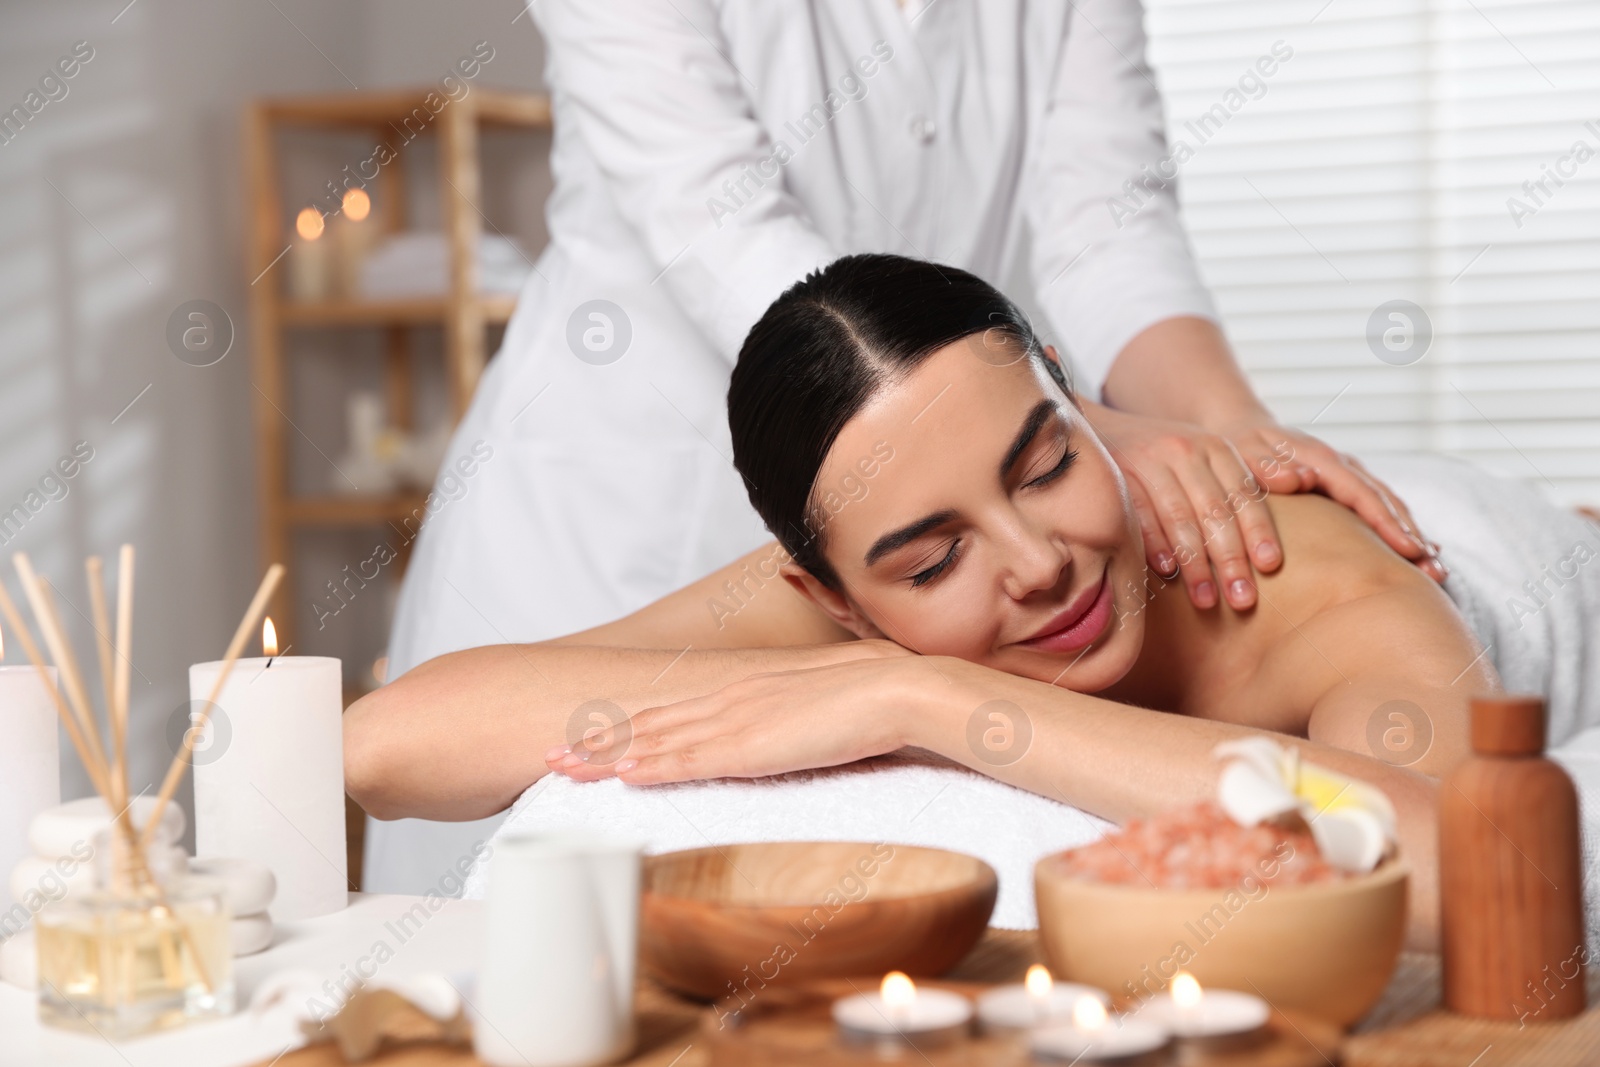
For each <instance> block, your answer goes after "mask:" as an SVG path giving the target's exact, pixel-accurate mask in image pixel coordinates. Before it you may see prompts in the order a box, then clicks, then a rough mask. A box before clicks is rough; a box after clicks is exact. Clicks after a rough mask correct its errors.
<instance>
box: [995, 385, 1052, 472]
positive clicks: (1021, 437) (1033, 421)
mask: <svg viewBox="0 0 1600 1067" xmlns="http://www.w3.org/2000/svg"><path fill="white" fill-rule="evenodd" d="M1055 410H1056V406H1055V404H1054V403H1053V402H1052V401H1049V400H1041V401H1039V402H1038V403H1037V404H1035V405H1033V410H1032V411H1030V412H1028V417H1027V418H1026V419H1023V420H1022V429H1020V430H1018V431H1017V436H1016V439H1015V440H1013V441H1012V442H1011V447H1010V448H1008V449H1006V458H1005V459H1003V460H1001V461H1000V477H1001V478H1005V476H1006V475H1008V474H1010V473H1011V468H1012V467H1015V466H1016V465H1017V460H1018V458H1020V457H1021V455H1022V452H1023V450H1024V449H1026V448H1027V447H1028V445H1029V444H1031V443H1032V442H1033V439H1034V438H1035V437H1036V436H1038V434H1039V430H1040V428H1041V427H1043V426H1044V424H1045V423H1046V422H1049V421H1050V416H1051V415H1053V414H1055Z"/></svg>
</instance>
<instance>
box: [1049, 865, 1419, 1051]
mask: <svg viewBox="0 0 1600 1067" xmlns="http://www.w3.org/2000/svg"><path fill="white" fill-rule="evenodd" d="M1064 855H1065V854H1064V853H1056V854H1054V855H1051V856H1046V857H1045V858H1044V859H1042V860H1040V861H1039V862H1038V864H1037V865H1035V867H1034V894H1035V897H1036V899H1037V903H1038V908H1039V940H1040V943H1041V945H1042V947H1043V949H1044V952H1045V957H1046V959H1047V960H1048V961H1049V963H1050V967H1051V969H1052V970H1053V971H1054V972H1055V973H1056V975H1057V976H1059V977H1061V978H1063V979H1066V980H1069V981H1074V982H1084V983H1087V984H1089V985H1096V986H1099V987H1100V988H1102V989H1105V990H1108V991H1109V992H1110V993H1111V995H1112V996H1114V997H1117V998H1119V999H1121V1000H1142V999H1145V998H1147V997H1149V996H1151V995H1152V994H1155V993H1158V992H1162V991H1164V990H1165V988H1166V985H1167V982H1168V980H1170V979H1171V978H1172V976H1173V975H1174V974H1176V973H1177V971H1178V970H1180V969H1182V970H1185V971H1188V972H1189V973H1190V974H1192V975H1194V976H1195V977H1196V978H1198V979H1199V980H1200V984H1201V986H1212V987H1215V988H1217V989H1237V990H1240V991H1242V992H1245V993H1255V994H1257V995H1259V996H1262V997H1265V998H1266V999H1267V1001H1268V1002H1270V1003H1271V1004H1272V1006H1273V1007H1274V1008H1278V1009H1280V1010H1283V1011H1296V1010H1298V1011H1302V1012H1304V1013H1306V1014H1309V1015H1314V1016H1316V1017H1318V1018H1321V1019H1326V1020H1327V1021H1328V1022H1331V1023H1335V1024H1337V1025H1339V1026H1348V1025H1350V1024H1351V1023H1353V1022H1355V1021H1356V1020H1357V1019H1359V1018H1361V1016H1362V1015H1364V1014H1366V1012H1367V1009H1368V1008H1370V1007H1372V1005H1373V1004H1374V1003H1376V1002H1377V1000H1378V997H1379V996H1380V995H1381V994H1382V993H1383V989H1384V987H1385V986H1386V985H1387V984H1388V982H1389V978H1390V976H1391V975H1392V974H1393V973H1394V968H1395V964H1396V963H1397V962H1398V960H1399V957H1400V949H1401V946H1402V944H1403V943H1404V941H1405V932H1406V887H1407V874H1408V869H1407V867H1406V865H1405V864H1404V863H1402V862H1399V861H1396V860H1391V861H1389V862H1386V863H1384V864H1382V865H1380V866H1379V867H1378V869H1377V870H1375V871H1373V872H1371V873H1370V874H1364V875H1358V876H1356V877H1353V878H1346V879H1344V880H1342V881H1338V882H1328V883H1322V884H1317V885H1306V886H1258V887H1257V888H1256V891H1255V893H1254V895H1253V897H1254V898H1253V899H1252V897H1251V896H1247V895H1246V894H1245V893H1244V892H1243V891H1241V890H1236V889H1235V890H1229V889H1156V888H1152V887H1137V886H1127V885H1107V884H1104V883H1099V882H1087V881H1082V880H1080V879H1076V878H1071V877H1068V876H1067V874H1066V873H1065V872H1064V871H1063V869H1062V868H1063V865H1064V863H1063V860H1062V856H1064Z"/></svg>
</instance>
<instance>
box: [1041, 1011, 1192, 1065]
mask: <svg viewBox="0 0 1600 1067" xmlns="http://www.w3.org/2000/svg"><path fill="white" fill-rule="evenodd" d="M1170 1040H1171V1038H1170V1037H1169V1036H1168V1034H1167V1031H1166V1028H1165V1027H1163V1026H1161V1025H1160V1024H1159V1023H1154V1022H1149V1021H1147V1020H1144V1019H1135V1018H1132V1017H1130V1016H1127V1015H1108V1014H1106V1006H1105V1005H1104V1004H1102V1003H1101V1002H1100V1001H1099V1000H1097V999H1095V998H1094V997H1079V998H1078V1002H1077V1003H1076V1004H1074V1005H1073V1006H1072V1022H1071V1023H1070V1024H1059V1023H1058V1024H1054V1025H1050V1026H1044V1027H1040V1028H1039V1029H1037V1030H1035V1031H1033V1033H1032V1034H1031V1035H1029V1038H1028V1049H1029V1051H1031V1052H1032V1053H1033V1055H1034V1057H1035V1058H1037V1059H1042V1060H1064V1061H1066V1062H1068V1063H1116V1062H1118V1061H1124V1060H1132V1059H1134V1058H1136V1057H1139V1056H1146V1055H1149V1054H1150V1053H1153V1052H1156V1051H1158V1050H1160V1049H1162V1048H1165V1047H1166V1046H1167V1044H1168V1042H1169V1041H1170Z"/></svg>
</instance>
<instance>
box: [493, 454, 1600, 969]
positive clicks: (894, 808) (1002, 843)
mask: <svg viewBox="0 0 1600 1067" xmlns="http://www.w3.org/2000/svg"><path fill="white" fill-rule="evenodd" d="M1368 466H1369V467H1370V468H1371V469H1372V470H1373V472H1374V473H1375V474H1377V475H1378V476H1379V477H1381V478H1383V479H1384V480H1385V481H1387V482H1389V484H1390V485H1391V486H1392V487H1393V488H1394V489H1395V490H1396V492H1398V493H1399V494H1400V496H1401V498H1402V499H1404V500H1405V501H1406V502H1407V504H1409V505H1410V507H1411V509H1412V514H1413V515H1414V516H1415V517H1416V519H1417V522H1418V523H1419V524H1420V525H1421V528H1422V530H1423V531H1424V532H1425V533H1426V534H1427V535H1428V536H1430V537H1432V538H1433V539H1434V540H1436V541H1438V542H1439V543H1440V545H1441V551H1442V555H1443V557H1444V559H1445V562H1446V563H1447V565H1448V566H1449V567H1450V568H1451V569H1452V574H1451V578H1450V580H1449V584H1448V585H1447V587H1446V590H1447V592H1449V593H1450V595H1451V596H1452V597H1453V598H1454V600H1455V602H1456V604H1457V605H1458V606H1459V607H1460V608H1461V609H1462V612H1463V614H1464V615H1465V616H1466V618H1467V620H1468V622H1469V623H1470V624H1471V625H1472V627H1473V629H1474V631H1475V632H1476V633H1477V634H1478V635H1479V637H1480V639H1481V640H1482V641H1483V642H1484V643H1485V644H1486V645H1489V646H1490V648H1489V656H1490V657H1491V659H1492V660H1493V662H1494V663H1495V664H1496V666H1497V668H1498V669H1499V670H1500V674H1501V677H1502V678H1504V679H1505V682H1506V685H1507V687H1508V688H1510V689H1513V690H1519V691H1525V692H1537V693H1542V694H1544V695H1545V696H1546V697H1547V698H1548V699H1549V700H1550V737H1551V745H1552V747H1553V748H1555V749H1556V751H1555V752H1554V753H1553V755H1555V756H1556V758H1558V759H1560V760H1562V762H1563V763H1564V765H1565V766H1566V767H1567V768H1568V770H1569V772H1570V773H1572V774H1573V776H1574V778H1576V779H1577V780H1578V786H1579V789H1580V791H1581V792H1582V794H1583V795H1584V797H1585V801H1586V803H1585V806H1584V815H1585V826H1584V842H1585V851H1586V853H1587V855H1588V856H1589V857H1590V858H1591V861H1592V860H1593V858H1594V857H1595V856H1596V855H1600V558H1596V559H1595V560H1593V561H1591V562H1589V563H1587V564H1584V565H1581V566H1579V567H1578V569H1577V572H1576V574H1575V576H1574V577H1573V578H1572V579H1570V580H1567V579H1564V585H1563V586H1562V587H1560V588H1557V587H1555V586H1554V583H1553V582H1550V581H1548V580H1547V582H1546V584H1547V586H1549V588H1550V590H1551V593H1550V595H1548V596H1546V597H1544V598H1543V602H1544V607H1542V608H1540V609H1539V610H1537V611H1536V612H1534V613H1532V614H1528V613H1526V612H1524V611H1523V610H1521V609H1518V608H1517V607H1515V606H1514V605H1513V604H1512V603H1510V602H1508V601H1509V599H1510V598H1512V597H1513V596H1517V597H1518V598H1519V602H1520V603H1522V604H1523V606H1524V607H1528V606H1532V605H1533V604H1534V602H1533V600H1532V599H1531V598H1530V597H1529V596H1528V595H1527V593H1526V592H1525V591H1524V590H1523V589H1522V583H1523V582H1524V581H1532V580H1537V579H1539V578H1541V577H1542V574H1543V572H1542V570H1541V568H1543V567H1545V566H1546V565H1547V564H1548V565H1549V566H1550V567H1551V568H1552V570H1553V571H1555V570H1556V569H1557V568H1558V567H1560V561H1561V560H1563V559H1567V558H1569V557H1570V556H1572V554H1573V549H1574V545H1575V544H1577V543H1579V542H1584V543H1587V544H1589V545H1591V546H1593V547H1594V548H1596V549H1600V531H1597V530H1596V529H1595V527H1594V526H1592V525H1591V524H1588V523H1585V522H1584V521H1583V520H1581V519H1580V518H1578V517H1577V516H1576V515H1573V514H1572V513H1570V512H1568V511H1565V510H1563V509H1560V508H1557V507H1555V506H1554V505H1552V504H1550V503H1548V502H1547V501H1546V500H1545V499H1544V498H1543V497H1542V496H1541V495H1540V494H1539V493H1538V491H1537V490H1535V489H1533V488H1531V487H1529V486H1526V485H1523V484H1521V483H1514V482H1507V481H1504V480H1501V479H1497V478H1494V477H1492V476H1490V475H1487V474H1485V473H1483V472H1482V471H1480V470H1478V469H1476V468H1474V467H1472V466H1470V465H1468V464H1465V463H1461V462H1458V461H1454V460H1446V459H1441V458H1438V457H1416V458H1410V457H1408V458H1404V459H1374V460H1369V461H1368ZM1579 554H1581V553H1579ZM1568 569H1569V570H1570V569H1571V566H1570V565H1569V567H1568ZM1462 666H1463V667H1465V666H1466V664H1465V663H1463V664H1462ZM1586 727H1593V728H1594V729H1592V730H1590V732H1588V733H1583V732H1582V731H1583V730H1584V729H1585V728H1586ZM585 827H590V828H594V829H596V830H606V831H611V832H615V833H620V834H629V835H632V836H636V837H641V838H643V839H644V840H645V841H646V842H647V848H646V851H648V852H650V853H659V852H670V851H673V850H676V849H683V848H698V847H701V846H703V845H708V844H732V843H737V842H746V841H772V840H790V841H799V840H812V841H817V840H849V841H888V842H891V843H895V844H913V845H929V846H933V847H936V848H947V849H954V850H956V851H959V852H966V853H969V854H971V855H974V856H979V857H981V858H983V859H984V860H985V861H986V862H988V863H989V865H990V866H992V867H994V869H995V871H996V872H997V873H998V875H999V877H1000V897H999V901H998V902H997V903H996V905H995V912H994V917H993V918H992V920H991V922H992V924H993V925H995V926H1002V927H1007V928H1011V929H1031V928H1033V927H1035V926H1037V924H1038V920H1037V916H1036V913H1035V911H1034V903H1033V865H1034V863H1035V862H1037V861H1038V859H1039V858H1040V857H1041V856H1044V855H1046V854H1048V853H1051V852H1055V851H1059V850H1061V849H1065V848H1073V847H1075V846H1077V845H1081V844H1086V843H1088V842H1089V841H1093V840H1095V839H1096V838H1098V837H1100V836H1101V835H1103V834H1104V833H1105V832H1106V831H1107V830H1109V829H1110V828H1111V824H1110V823H1108V822H1106V821H1105V820H1103V819H1099V818H1096V817H1095V816H1092V815H1089V814H1087V813H1085V812H1083V811H1080V810H1079V809H1077V808H1074V807H1071V806H1069V805H1067V804H1064V803H1061V802H1059V801H1056V800H1052V799H1049V798H1047V797H1041V796H1037V795H1035V794H1032V793H1029V792H1026V791H1025V790H1021V789H1017V788H1015V787H1013V786H1009V785H1004V784H1002V783H1000V782H997V781H995V780H993V779H992V778H988V777H986V776H984V775H982V774H979V773H977V772H976V771H972V770H969V769H967V768H965V767H962V766H960V765H957V764H954V763H951V762H949V761H947V760H944V759H943V758H942V757H938V756H934V755H931V754H928V753H918V754H909V753H901V754H896V755H894V756H884V757H879V758H877V759H872V760H867V761H864V762H862V763H858V764H851V765H847V766H844V767H834V768H829V769H827V770H822V771H809V772H804V773H800V774H790V775H782V776H779V777H776V778H768V779H758V780H740V779H733V780H722V781H712V782H688V783H682V784H678V785H669V786H628V785H625V784H623V783H622V782H619V781H617V780H615V779H607V780H604V781H599V782H590V783H577V782H573V781H571V780H569V779H566V778H563V777H561V776H559V775H546V776H545V777H544V778H542V779H540V780H539V781H538V782H536V783H534V785H532V786H531V787H529V789H528V790H527V791H526V792H524V793H523V794H522V796H521V797H520V798H518V800H517V802H516V804H515V805H513V806H512V808H511V810H510V812H509V813H508V815H507V817H506V819H505V822H504V823H503V824H502V825H501V827H500V829H499V831H498V832H497V836H498V834H504V833H517V832H522V833H529V832H540V831H544V830H554V829H577V828H585ZM492 865H493V861H492V860H491V861H490V862H489V863H487V864H481V865H479V867H478V868H477V869H476V870H475V871H474V873H473V874H472V876H471V877H470V878H469V879H468V880H467V885H466V888H465V891H464V895H465V896H468V897H477V896H481V895H482V894H483V889H484V886H485V884H486V882H485V879H486V877H487V873H488V871H489V869H490V868H491V867H492ZM1588 877H1589V883H1590V889H1591V891H1592V892H1591V897H1593V896H1594V894H1595V893H1600V885H1597V883H1600V868H1597V867H1596V866H1595V865H1594V863H1593V862H1590V863H1589V865H1588ZM1589 914H1590V921H1591V923H1592V924H1593V923H1597V922H1600V918H1597V906H1591V908H1590V911H1589ZM1597 933H1600V931H1597ZM1596 943H1597V944H1600V940H1597V941H1596Z"/></svg>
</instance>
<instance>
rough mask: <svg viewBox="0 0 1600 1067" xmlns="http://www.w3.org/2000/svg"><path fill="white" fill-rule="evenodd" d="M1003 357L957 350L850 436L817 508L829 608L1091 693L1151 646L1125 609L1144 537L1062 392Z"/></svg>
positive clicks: (895, 393)
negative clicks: (827, 566) (830, 579)
mask: <svg viewBox="0 0 1600 1067" xmlns="http://www.w3.org/2000/svg"><path fill="white" fill-rule="evenodd" d="M989 336H990V337H991V338H992V337H993V336H994V335H993V334H991V335H989ZM1006 344H1007V345H1012V343H1011V342H1010V341H1009V340H1008V341H1007V342H1006ZM1012 347H1013V348H1014V347H1015V346H1014V345H1013V346H1012ZM995 357H996V349H995V348H994V347H993V342H992V340H991V342H990V346H989V347H985V344H984V339H983V338H982V337H981V336H978V335H975V336H974V337H972V338H968V339H966V340H963V341H958V342H956V343H954V344H951V345H948V346H946V347H945V348H943V349H941V350H939V351H938V352H936V353H934V355H932V356H930V357H929V358H928V359H927V360H925V361H924V362H923V363H922V364H921V365H920V366H918V367H917V368H916V369H915V370H913V371H912V372H911V373H910V374H909V375H908V376H907V377H906V378H904V379H903V380H901V381H898V382H895V383H892V384H890V385H887V386H885V387H883V388H882V389H880V390H879V392H878V393H877V395H876V396H874V397H873V398H872V400H871V401H870V402H869V403H868V405H867V406H866V407H865V408H864V409H863V410H862V411H861V412H860V413H859V414H857V415H856V417H855V418H853V419H852V420H851V421H850V422H849V423H848V424H847V425H846V426H845V428H844V429H843V431H842V432H841V433H840V434H839V437H838V439H837V440H836V441H835V442H834V445H833V448H832V449H831V450H830V451H829V453H828V457H827V460H826V461H825V462H824V463H823V465H822V469H821V471H820V472H819V473H818V476H817V482H816V485H815V487H814V489H813V493H812V502H813V519H814V521H815V520H816V519H818V518H820V519H821V520H822V521H821V526H820V528H821V529H822V530H823V542H824V546H825V551H826V555H827V559H828V562H829V563H831V564H832V566H833V567H834V569H835V571H836V572H837V574H838V575H839V578H840V580H841V582H842V584H843V596H844V601H843V602H836V603H835V604H834V605H833V607H834V610H835V611H839V610H852V609H853V612H854V615H855V622H856V624H857V626H858V629H866V631H867V632H868V633H870V632H871V631H870V629H868V628H866V627H861V626H860V625H859V624H860V622H861V621H863V620H864V621H865V622H866V623H868V624H870V627H875V628H876V630H877V631H878V632H879V633H881V634H882V635H883V636H885V637H888V638H890V639H891V640H894V641H896V642H898V643H899V644H901V645H904V646H905V647H907V648H910V649H913V650H915V651H917V652H921V653H923V654H925V655H945V656H958V657H960V658H962V659H966V660H972V661H974V662H977V663H983V664H985V665H987V666H990V667H994V668H996V669H999V670H1003V671H1006V672H1008V673H1011V674H1017V675H1022V676H1025V677H1029V678H1036V679H1039V680H1041V681H1046V682H1052V683H1055V684H1059V685H1062V686H1065V687H1066V688H1069V689H1073V690H1076V691H1078V692H1095V691H1098V690H1101V689H1104V688H1106V687H1107V686H1110V685H1112V684H1113V683H1115V682H1116V681H1117V680H1118V679H1120V678H1121V677H1122V676H1123V675H1124V674H1126V673H1127V672H1128V670H1129V669H1130V668H1131V667H1132V666H1133V664H1134V661H1135V660H1136V659H1137V658H1138V655H1139V649H1140V646H1141V644H1142V642H1143V636H1144V630H1143V618H1144V615H1143V613H1142V612H1141V611H1139V610H1137V609H1138V606H1139V605H1137V604H1134V603H1131V602H1130V603H1124V604H1119V603H1118V600H1119V599H1121V600H1124V601H1127V600H1130V599H1131V597H1132V596H1133V595H1134V593H1133V591H1134V590H1137V589H1141V588H1142V587H1143V584H1144V569H1145V562H1144V547H1143V543H1142V542H1141V540H1140V534H1139V526H1138V522H1137V519H1136V517H1135V515H1134V511H1133V508H1132V505H1131V503H1130V502H1129V499H1128V495H1127V489H1126V486H1125V485H1124V483H1123V481H1122V476H1121V473H1120V472H1119V471H1118V470H1117V468H1116V465H1115V464H1114V463H1113V462H1112V461H1111V457H1110V456H1109V455H1108V454H1107V452H1106V450H1105V448H1104V446H1102V444H1101V443H1100V440H1099V438H1098V437H1097V436H1096V435H1095V433H1094V431H1093V430H1092V429H1090V427H1089V425H1088V423H1087V422H1086V421H1085V420H1084V418H1083V416H1082V414H1081V413H1079V411H1078V409H1077V408H1076V407H1075V406H1073V404H1072V403H1071V402H1070V401H1068V400H1067V399H1066V398H1065V397H1064V396H1063V395H1062V393H1061V390H1060V388H1059V387H1058V386H1056V384H1055V383H1054V382H1053V381H1051V380H1050V379H1049V378H1048V377H1047V376H1046V373H1045V371H1044V370H1043V369H1042V368H1040V367H1039V366H1038V364H1037V362H1036V361H1035V360H1031V359H1027V358H1023V357H1021V355H1020V350H1018V351H1017V354H1016V356H1015V358H1002V359H997V358H995ZM814 528H817V527H816V526H814ZM1119 591H1120V593H1121V595H1120V597H1119ZM835 600H836V601H837V598H835ZM824 606H825V607H827V606H828V605H827V603H826V599H825V598H824Z"/></svg>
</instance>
